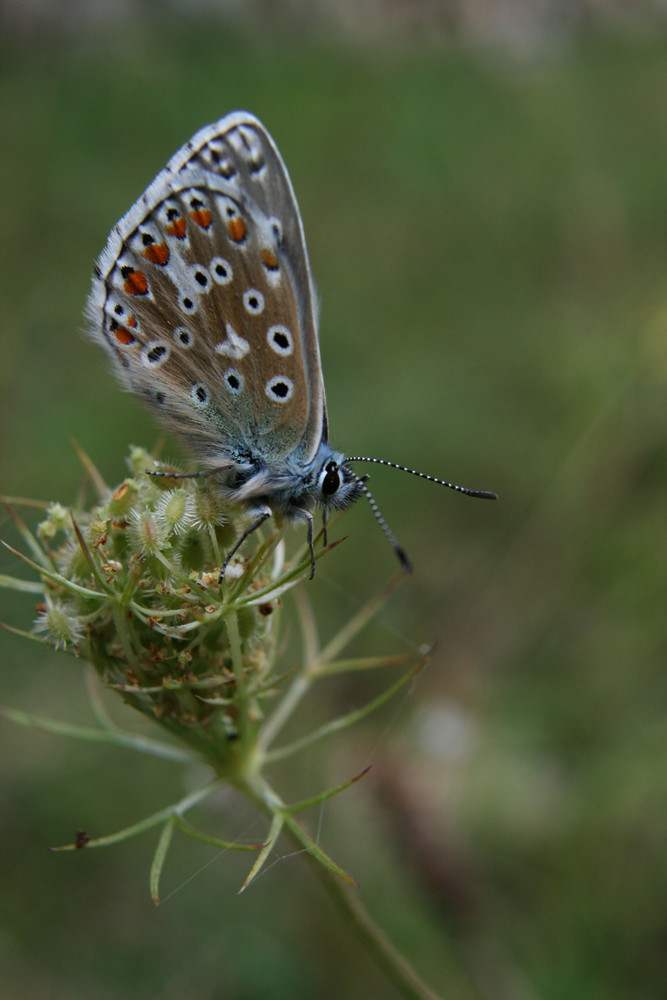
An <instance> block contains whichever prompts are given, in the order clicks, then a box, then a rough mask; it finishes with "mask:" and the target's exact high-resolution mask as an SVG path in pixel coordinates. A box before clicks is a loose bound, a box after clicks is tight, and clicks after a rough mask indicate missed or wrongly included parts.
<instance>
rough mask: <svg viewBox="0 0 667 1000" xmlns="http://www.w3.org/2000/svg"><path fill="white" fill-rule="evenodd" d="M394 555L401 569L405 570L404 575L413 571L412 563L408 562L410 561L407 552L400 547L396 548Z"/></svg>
mask: <svg viewBox="0 0 667 1000" xmlns="http://www.w3.org/2000/svg"><path fill="white" fill-rule="evenodd" d="M396 555H397V556H398V559H399V562H400V564H401V566H402V567H403V569H404V570H405V572H406V573H412V570H413V566H412V563H411V562H410V559H409V558H408V554H407V552H405V550H404V549H402V548H401V547H400V545H397V546H396Z"/></svg>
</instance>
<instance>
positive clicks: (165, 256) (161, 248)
mask: <svg viewBox="0 0 667 1000" xmlns="http://www.w3.org/2000/svg"><path fill="white" fill-rule="evenodd" d="M144 257H145V258H146V260H149V261H150V262H151V264H159V265H160V266H161V267H163V266H164V265H165V264H166V263H167V261H168V260H169V248H168V247H167V244H166V243H150V244H149V245H148V246H147V247H146V249H145V250H144Z"/></svg>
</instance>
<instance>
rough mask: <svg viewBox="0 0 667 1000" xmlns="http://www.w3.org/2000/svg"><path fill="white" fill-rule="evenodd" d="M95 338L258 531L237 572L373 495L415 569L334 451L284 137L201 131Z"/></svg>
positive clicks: (113, 271)
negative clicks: (277, 532)
mask: <svg viewBox="0 0 667 1000" xmlns="http://www.w3.org/2000/svg"><path fill="white" fill-rule="evenodd" d="M86 311H87V315H88V318H89V320H90V324H91V334H92V336H93V338H94V339H95V340H96V341H98V342H99V343H101V344H102V345H103V346H104V348H105V349H106V351H107V352H108V354H109V355H110V356H111V359H112V361H113V364H114V367H115V369H116V372H117V374H118V376H119V377H120V380H121V382H122V383H123V384H124V386H125V387H126V388H127V389H129V390H130V391H131V392H133V393H135V394H136V395H137V396H139V397H140V398H141V399H142V400H144V402H145V403H147V404H148V406H149V408H150V409H151V410H152V411H153V412H154V413H155V415H156V416H157V418H158V419H159V420H160V421H161V423H162V424H164V425H165V427H166V428H167V429H168V430H170V431H173V432H174V433H175V434H176V435H178V436H179V437H180V438H181V439H182V441H183V442H184V444H185V446H186V447H187V449H188V450H189V452H190V453H191V454H192V455H193V457H194V458H196V459H197V460H198V461H199V462H200V463H201V464H202V465H203V466H204V469H205V471H204V472H201V473H194V475H207V476H210V477H212V478H213V479H214V481H215V483H216V486H217V488H219V489H220V491H221V493H222V494H223V497H224V500H225V502H226V503H227V504H229V505H230V506H232V507H241V508H242V509H243V510H245V511H246V513H247V514H248V517H249V524H248V527H247V529H246V530H245V531H244V532H243V534H242V535H241V537H240V538H239V539H238V540H237V541H236V543H235V544H234V546H233V547H232V549H231V550H230V552H229V553H228V554H227V557H226V559H225V561H224V564H223V567H222V569H221V572H220V578H221V579H222V577H223V575H224V570H225V567H226V566H227V564H228V562H229V560H230V558H231V556H232V555H233V554H234V553H235V552H236V550H237V549H238V548H239V546H240V545H241V543H242V542H243V541H244V539H245V538H247V536H248V535H249V534H250V533H251V532H253V531H255V529H257V528H258V527H259V526H260V525H261V524H263V523H264V521H265V520H266V519H267V518H268V517H271V516H272V515H278V516H282V517H284V518H286V519H288V520H292V521H302V522H306V523H307V525H308V543H309V546H310V556H311V576H312V575H313V574H314V571H315V552H314V548H313V513H312V511H313V509H315V508H318V507H320V508H322V510H323V514H324V517H325V518H326V513H327V511H329V510H331V509H336V508H338V509H340V508H345V507H348V506H349V505H350V504H351V503H353V502H354V501H355V500H356V499H358V497H359V496H360V495H361V494H362V493H364V494H365V495H366V496H367V498H368V500H369V502H370V504H371V507H372V509H373V512H374V514H375V516H376V518H377V519H378V521H379V523H380V525H381V526H382V529H383V530H384V532H385V534H386V535H387V537H388V538H389V541H390V542H391V544H392V545H393V547H394V550H395V552H396V554H397V555H398V557H399V559H400V561H401V563H402V564H403V566H404V567H405V568H406V569H410V562H409V560H408V557H407V556H406V554H405V552H404V551H403V549H402V548H401V547H400V546H399V544H398V542H397V541H396V539H395V538H394V536H393V534H392V532H391V531H390V529H389V527H388V525H387V524H386V522H385V521H384V519H383V518H382V515H381V514H380V512H379V510H378V507H377V504H376V503H375V501H374V500H373V497H372V496H371V494H370V492H369V491H368V487H367V486H366V484H365V478H366V477H362V476H357V475H356V474H355V473H354V472H353V471H352V469H351V468H350V463H351V462H377V463H379V464H382V465H390V466H392V467H393V468H398V469H402V470H403V471H406V472H410V473H411V474H413V475H417V476H421V477H422V478H425V479H430V480H431V481H432V482H436V483H439V484H441V485H444V486H448V487H450V488H451V489H455V490H458V491H459V492H461V493H467V494H469V495H471V496H478V497H486V498H495V494H494V493H489V492H486V491H481V490H469V489H467V488H466V487H462V486H455V485H454V484H452V483H446V482H444V481H443V480H440V479H436V478H435V477H433V476H425V475H424V474H423V473H419V472H415V471H414V470H413V469H406V468H405V466H400V465H397V464H395V463H391V462H385V461H382V460H381V459H372V458H365V457H361V456H357V457H354V458H346V457H345V455H343V454H342V453H341V452H337V451H334V450H333V449H332V448H331V446H330V445H329V443H328V425H327V410H326V402H325V395H324V383H323V380H322V369H321V364H320V351H319V344H318V337H317V314H316V299H315V291H314V287H313V280H312V277H311V272H310V266H309V263H308V254H307V251H306V242H305V237H304V232H303V225H302V222H301V216H300V214H299V209H298V206H297V202H296V198H295V196H294V191H293V189H292V184H291V182H290V179H289V175H288V173H287V170H286V168H285V165H284V163H283V161H282V158H281V156H280V154H279V152H278V150H277V148H276V145H275V143H274V142H273V140H272V139H271V137H270V135H269V134H268V132H267V131H266V129H264V127H263V126H262V125H261V124H260V122H259V121H258V120H257V119H256V118H255V117H253V115H250V114H247V113H246V112H243V111H238V112H234V113H232V114H229V115H227V116H226V117H225V118H222V119H221V120H220V121H218V122H216V123H215V124H213V125H209V126H207V127H206V128H203V129H201V130H200V131H199V132H197V134H196V135H195V136H194V137H193V138H192V139H191V140H190V141H189V142H188V143H186V144H185V146H183V148H182V149H180V150H179V151H178V152H177V153H176V154H175V156H173V157H172V158H171V160H170V161H169V163H168V164H167V166H166V167H165V168H164V170H162V171H161V172H160V173H159V174H158V175H157V177H156V178H155V180H154V181H153V182H152V184H150V186H149V187H148V188H147V190H146V191H145V193H144V194H143V195H142V196H141V197H140V198H139V200H138V201H137V202H136V203H135V204H134V205H133V206H132V208H131V209H130V210H129V212H127V214H126V215H124V216H123V218H122V219H121V220H120V221H119V222H118V223H117V224H116V226H114V228H113V230H112V231H111V234H110V236H109V239H108V242H107V245H106V247H105V249H104V250H103V252H102V254H101V256H100V258H99V260H98V262H97V264H96V266H95V269H94V275H93V285H92V290H91V293H90V296H89V298H88V303H87V310H86Z"/></svg>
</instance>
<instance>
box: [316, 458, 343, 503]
mask: <svg viewBox="0 0 667 1000" xmlns="http://www.w3.org/2000/svg"><path fill="white" fill-rule="evenodd" d="M339 488H340V473H339V471H338V466H337V465H336V463H335V462H327V464H326V465H325V466H324V475H323V476H322V478H321V480H320V489H321V490H322V496H325V497H332V496H333V495H334V494H335V493H337V492H338V490H339Z"/></svg>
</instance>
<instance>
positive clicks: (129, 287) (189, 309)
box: [88, 113, 325, 464]
mask: <svg viewBox="0 0 667 1000" xmlns="http://www.w3.org/2000/svg"><path fill="white" fill-rule="evenodd" d="M88 312H89V315H90V316H91V318H92V319H93V321H94V323H95V328H94V331H93V332H94V335H95V337H96V339H98V340H102V342H103V343H104V345H105V346H106V347H107V350H108V351H109V352H110V353H111V355H112V357H113V358H114V360H115V362H116V368H117V370H118V371H119V373H120V376H121V379H122V380H123V382H124V383H125V384H126V385H127V387H128V388H130V389H131V390H132V391H133V392H135V393H137V394H138V395H140V396H141V397H142V398H143V399H144V400H146V401H147V402H148V403H149V405H151V406H152V407H153V409H154V410H155V411H156V412H157V414H158V416H159V417H160V418H161V420H162V422H163V423H164V424H165V425H166V426H167V427H168V428H169V429H171V430H173V431H175V432H176V433H178V434H180V435H181V436H182V437H184V438H185V439H186V440H187V443H188V446H189V447H190V449H191V450H192V451H193V452H194V453H195V454H196V455H197V457H199V458H201V459H202V460H204V461H206V462H208V463H211V464H215V462H220V461H224V460H226V459H229V460H232V461H233V460H235V458H236V456H238V455H239V454H244V453H246V452H248V451H250V452H252V453H253V454H257V455H259V456H261V457H263V458H264V459H266V460H267V461H272V460H276V459H279V458H282V457H283V456H285V455H287V454H289V453H295V454H298V456H299V460H300V461H304V460H305V461H307V460H308V459H309V458H310V457H312V455H313V454H314V453H315V452H316V450H317V447H318V446H319V444H320V441H321V439H322V436H323V428H324V426H325V404H324V390H323V385H322V376H321V369H320V362H319V350H318V344H317V332H316V327H315V316H314V308H313V291H312V282H311V279H310V271H309V267H308V259H307V252H306V247H305V241H304V238H303V231H302V227H301V223H300V218H299V214H298V209H297V208H296V202H295V200H294V194H293V191H292V188H291V184H290V181H289V177H288V175H287V172H286V170H285V167H284V165H283V163H282V160H281V159H280V156H279V154H278V153H277V150H276V149H275V146H274V145H273V143H272V141H271V139H270V137H269V136H268V134H267V133H266V132H265V130H264V129H263V128H262V126H261V125H260V124H259V122H257V121H256V119H254V118H252V116H249V115H246V114H244V113H237V114H234V115H229V116H227V118H224V119H222V120H221V122H219V123H217V124H216V125H213V126H209V127H208V128H206V129H203V130H201V132H199V133H197V135H196V136H195V137H194V138H193V139H192V140H190V142H189V143H187V144H186V145H185V146H184V147H183V148H182V149H181V150H180V151H179V152H178V153H177V154H176V155H175V156H174V157H172V159H171V160H170V162H169V164H168V165H167V167H166V168H165V169H164V170H163V171H162V172H161V173H160V174H159V175H158V176H157V178H156V179H155V181H154V182H153V183H152V184H151V185H150V186H149V188H148V189H147V191H146V193H145V194H144V195H143V196H142V198H140V199H139V201H138V202H136V204H135V205H134V206H133V207H132V208H131V209H130V211H129V212H128V213H127V214H126V215H125V216H124V217H123V219H121V221H120V222H119V223H118V225H117V226H116V227H115V229H114V230H113V232H112V234H111V236H110V238H109V242H108V244H107V247H106V249H105V251H104V252H103V254H102V256H101V257H100V260H99V262H98V268H97V271H96V278H95V280H94V283H93V291H92V293H91V296H90V299H89V305H88Z"/></svg>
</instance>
